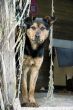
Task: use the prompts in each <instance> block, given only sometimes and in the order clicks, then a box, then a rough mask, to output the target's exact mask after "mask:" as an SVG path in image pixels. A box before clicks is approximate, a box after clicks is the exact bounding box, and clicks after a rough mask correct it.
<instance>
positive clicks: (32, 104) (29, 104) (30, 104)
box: [27, 102, 39, 107]
mask: <svg viewBox="0 0 73 110" xmlns="http://www.w3.org/2000/svg"><path fill="white" fill-rule="evenodd" d="M27 107H39V105H38V104H37V103H30V102H29V103H28V104H27Z"/></svg>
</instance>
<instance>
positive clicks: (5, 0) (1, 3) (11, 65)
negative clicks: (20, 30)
mask: <svg viewBox="0 0 73 110" xmlns="http://www.w3.org/2000/svg"><path fill="white" fill-rule="evenodd" d="M14 10H15V9H14V5H13V0H0V14H1V16H0V24H1V29H2V34H1V38H2V39H1V42H0V44H1V47H0V52H1V58H2V68H3V73H2V82H3V85H2V89H3V92H2V93H3V98H4V103H5V105H6V106H7V105H10V104H11V105H13V102H14V100H15V96H16V74H15V52H14V50H12V47H13V46H14V44H15V32H14V31H13V32H12V33H11V36H10V38H9V39H8V34H9V32H10V30H11V29H12V27H13V26H14V25H15V23H16V22H15V12H14Z"/></svg>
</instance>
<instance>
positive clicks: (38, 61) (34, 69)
mask: <svg viewBox="0 0 73 110" xmlns="http://www.w3.org/2000/svg"><path fill="white" fill-rule="evenodd" d="M34 61H35V65H33V66H32V67H31V74H30V84H29V101H30V103H31V104H36V101H35V98H34V91H35V86H36V81H37V78H38V73H39V69H40V67H41V64H42V62H43V57H42V58H35V60H34Z"/></svg>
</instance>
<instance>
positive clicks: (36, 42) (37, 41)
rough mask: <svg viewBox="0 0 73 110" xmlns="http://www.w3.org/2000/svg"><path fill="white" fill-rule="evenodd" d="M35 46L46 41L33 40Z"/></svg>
mask: <svg viewBox="0 0 73 110" xmlns="http://www.w3.org/2000/svg"><path fill="white" fill-rule="evenodd" d="M32 41H33V43H34V44H42V43H43V42H44V41H43V40H40V39H38V40H37V39H34V40H32Z"/></svg>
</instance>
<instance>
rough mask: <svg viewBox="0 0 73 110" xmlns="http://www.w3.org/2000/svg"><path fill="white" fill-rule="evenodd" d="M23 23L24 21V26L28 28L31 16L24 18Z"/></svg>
mask: <svg viewBox="0 0 73 110" xmlns="http://www.w3.org/2000/svg"><path fill="white" fill-rule="evenodd" d="M24 23H25V25H26V27H27V28H29V27H30V26H31V24H32V18H31V17H27V18H25V19H24Z"/></svg>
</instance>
